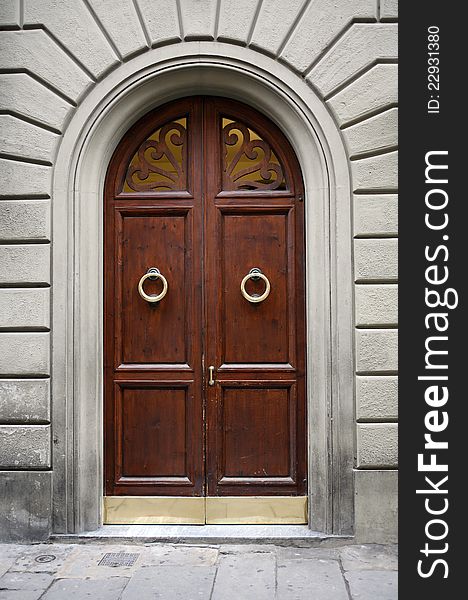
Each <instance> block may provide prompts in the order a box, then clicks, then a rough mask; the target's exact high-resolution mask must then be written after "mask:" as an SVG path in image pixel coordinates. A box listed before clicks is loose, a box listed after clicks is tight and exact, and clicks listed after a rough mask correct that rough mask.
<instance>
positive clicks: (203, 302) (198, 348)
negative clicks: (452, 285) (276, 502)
mask: <svg viewBox="0 0 468 600" xmlns="http://www.w3.org/2000/svg"><path fill="white" fill-rule="evenodd" d="M105 189H106V198H105V219H104V222H105V260H104V269H105V342H104V343H105V456H106V465H105V473H106V486H105V488H106V494H107V495H159V496H164V495H168V496H202V495H209V496H210V495H211V496H216V495H218V496H229V495H239V496H241V495H244V496H248V495H260V496H261V495H301V494H304V493H305V490H306V460H305V452H306V419H305V299H304V207H303V202H302V194H303V190H302V180H301V176H300V171H299V167H298V164H297V160H296V159H295V156H294V153H293V151H292V149H291V147H290V146H289V144H288V142H287V140H286V139H285V138H284V136H283V135H282V134H281V133H280V132H279V131H278V129H277V128H276V127H275V126H274V125H273V124H272V123H271V122H270V121H269V120H268V119H267V118H266V117H263V116H262V115H259V114H258V113H256V111H254V110H253V109H250V108H249V107H246V106H244V105H242V104H240V103H237V102H233V101H229V100H225V99H217V98H208V97H206V98H204V97H195V98H190V99H182V100H180V101H178V102H173V103H171V104H170V105H167V106H165V107H162V108H160V109H157V110H156V111H154V112H153V113H151V114H149V115H147V116H145V117H144V118H143V119H141V120H140V121H139V122H138V123H137V124H136V125H135V126H134V127H133V128H132V129H131V130H130V131H129V132H128V133H127V134H126V136H125V137H124V139H123V140H122V142H121V143H120V144H119V146H118V148H117V150H116V152H115V154H114V157H113V159H112V161H111V165H110V167H109V171H108V176H107V180H106V186H105ZM150 267H156V268H158V269H159V270H160V271H161V273H162V274H163V275H164V276H165V277H166V279H167V281H168V292H167V295H166V297H165V298H163V299H162V300H161V302H159V303H157V304H156V305H150V304H149V303H147V302H146V301H145V300H143V299H142V298H141V297H140V295H139V293H138V291H137V286H138V281H139V279H140V277H141V276H142V275H143V274H144V273H146V272H147V270H148V269H149V268H150ZM254 267H258V268H260V269H261V270H262V272H263V273H264V274H265V275H266V276H267V277H268V279H269V281H270V284H271V291H270V295H269V296H268V298H266V300H264V301H263V302H261V303H257V304H253V303H250V302H248V301H247V300H246V299H245V298H244V297H243V296H242V295H241V291H240V283H241V281H242V278H243V277H244V276H245V275H246V274H247V273H248V272H249V270H250V269H252V268H254ZM263 286H264V284H263V282H260V281H258V282H257V281H255V280H249V281H248V282H247V284H246V289H247V291H248V293H251V294H260V293H262V291H263V289H264V287H263ZM160 290H161V282H159V281H155V282H152V281H150V280H147V281H146V283H145V291H146V293H149V294H157V293H159V292H160ZM210 365H213V366H214V367H215V377H216V383H215V385H214V386H209V385H208V379H207V369H208V366H210Z"/></svg>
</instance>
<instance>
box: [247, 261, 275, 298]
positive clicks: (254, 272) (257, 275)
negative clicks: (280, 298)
mask: <svg viewBox="0 0 468 600" xmlns="http://www.w3.org/2000/svg"><path fill="white" fill-rule="evenodd" d="M249 279H252V280H253V281H257V280H258V279H262V280H263V281H264V282H265V291H264V292H263V294H252V295H250V294H249V293H248V292H247V291H246V289H245V284H246V283H247V281H248V280H249ZM240 289H241V292H242V295H243V296H244V298H245V299H246V300H248V301H249V302H252V304H257V303H258V302H263V301H264V300H265V299H266V298H268V295H269V293H270V290H271V286H270V282H269V280H268V277H267V276H266V275H264V274H263V273H262V271H261V270H260V269H258V268H257V267H254V268H253V269H250V271H249V272H248V273H247V275H246V276H245V277H244V279H243V280H242V282H241V285H240Z"/></svg>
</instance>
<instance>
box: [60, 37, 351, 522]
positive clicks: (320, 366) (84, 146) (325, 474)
mask: <svg viewBox="0 0 468 600" xmlns="http://www.w3.org/2000/svg"><path fill="white" fill-rule="evenodd" d="M178 50H179V51H178V52H175V48H170V49H169V48H167V49H165V52H162V51H161V50H160V51H159V52H158V59H159V60H158V61H157V62H156V61H155V59H154V58H153V57H152V56H151V55H149V54H145V55H141V56H139V57H137V58H135V59H134V60H133V61H130V62H129V63H127V64H126V65H124V66H123V67H122V68H121V69H119V70H117V71H115V72H113V73H111V74H110V75H108V76H107V78H106V79H104V80H103V81H102V82H101V83H100V84H97V85H96V86H95V87H94V89H93V90H92V92H91V93H90V94H89V95H88V96H87V98H86V99H85V100H84V101H83V103H82V104H81V105H80V107H79V108H78V109H77V111H76V113H75V115H74V117H73V118H72V120H71V121H70V123H69V126H68V128H67V131H66V132H65V134H64V137H63V141H62V144H61V146H60V149H59V152H58V156H57V161H56V166H55V173H54V181H53V188H54V197H55V198H61V202H56V207H55V208H54V262H53V278H54V285H55V293H54V313H53V314H54V324H53V325H54V327H53V348H54V349H55V351H54V355H53V371H54V373H55V377H54V381H53V397H54V398H55V403H56V407H57V414H56V416H55V419H56V420H55V430H54V431H55V432H54V438H55V439H56V440H57V442H56V445H55V446H56V455H55V459H54V465H55V470H56V475H55V481H56V486H57V487H56V490H55V491H54V494H53V497H54V501H55V509H54V514H55V515H56V521H55V526H54V528H55V530H56V531H84V530H89V529H94V528H96V527H98V526H99V525H100V522H101V521H100V519H101V516H100V507H101V496H102V493H101V488H102V485H101V481H102V476H101V472H102V440H101V431H102V416H101V414H102V409H101V406H102V391H101V390H102V381H101V360H102V349H101V334H102V314H101V311H102V309H101V298H102V274H101V256H102V247H101V246H102V236H101V214H102V210H101V206H102V204H101V203H102V190H103V182H104V176H105V173H106V169H107V165H108V162H109V160H110V157H111V155H112V152H113V150H114V148H115V146H116V144H117V143H118V141H119V140H120V138H121V137H122V135H123V133H124V132H125V131H126V130H127V129H128V128H129V126H130V125H131V124H132V123H133V122H134V121H136V120H137V119H138V118H139V117H140V116H142V115H143V114H144V113H146V112H147V111H148V110H150V109H152V108H154V107H156V106H158V105H159V104H162V103H164V102H167V101H169V100H171V99H174V98H177V97H180V96H184V95H190V94H197V93H198V94H200V93H203V94H213V95H218V96H227V97H232V98H234V99H241V100H242V101H243V102H245V103H248V104H251V105H252V106H254V107H255V108H257V109H258V110H260V111H262V112H264V113H266V114H267V115H268V116H269V117H270V118H271V119H272V120H273V121H275V122H276V123H277V124H278V125H279V126H280V127H281V129H282V130H283V132H284V133H285V134H286V135H287V137H288V139H289V141H290V142H291V144H292V146H293V148H294V150H295V151H296V154H297V156H298V159H299V161H300V162H301V166H302V169H303V176H304V183H305V193H306V199H305V201H306V232H307V233H306V235H307V236H308V238H307V239H308V241H307V287H308V295H307V303H308V314H309V315H310V317H309V329H308V339H309V346H310V347H313V348H314V351H313V352H309V355H308V365H309V372H310V373H311V374H313V375H312V376H311V377H310V378H309V389H308V398H309V400H308V402H309V404H308V407H309V437H310V440H311V447H310V452H309V465H310V482H311V483H310V491H311V494H310V503H309V504H310V525H311V527H312V528H313V529H314V530H316V531H321V532H327V533H350V532H351V531H352V527H353V483H352V479H353V472H352V468H353V456H354V432H353V383H352V382H353V352H352V343H353V330H352V311H351V304H350V298H351V294H352V268H351V204H350V189H351V188H350V177H349V170H348V162H347V158H346V153H345V148H344V145H343V143H342V140H341V136H340V134H339V131H338V129H337V127H336V125H335V123H334V122H333V120H332V118H331V117H330V115H329V113H328V111H327V110H326V107H325V106H324V105H323V102H322V101H321V100H320V99H319V98H318V97H317V96H316V95H315V94H314V93H313V92H312V90H310V88H308V87H307V86H306V85H305V84H304V82H303V81H301V80H300V79H299V78H298V77H297V76H296V75H294V74H292V73H291V72H290V71H289V70H288V69H286V68H285V67H284V66H281V65H277V64H276V63H274V61H272V60H271V59H269V58H267V57H260V60H259V57H258V55H257V57H256V60H255V61H254V60H253V59H252V60H251V61H250V60H249V58H252V57H250V56H249V55H250V54H251V53H252V51H250V50H248V51H246V50H245V49H244V50H242V51H240V49H236V48H235V47H233V46H229V47H228V46H225V47H224V46H223V45H221V44H216V45H215V46H214V45H213V44H212V43H209V42H206V43H194V42H193V43H190V42H189V43H186V44H184V45H183V46H179V47H178ZM64 223H65V224H66V227H64ZM64 307H66V310H63V308H64ZM62 374H63V375H65V376H62ZM62 398H63V399H64V400H65V404H66V410H65V411H63V408H62V407H61V405H60V404H59V402H60V401H59V399H62ZM67 432H68V435H67ZM70 432H73V433H72V435H70ZM330 445H331V446H330ZM330 447H333V452H332V453H331V452H330ZM64 449H65V451H64ZM61 490H67V491H68V493H67V495H66V496H65V497H64V494H63V493H60V491H61Z"/></svg>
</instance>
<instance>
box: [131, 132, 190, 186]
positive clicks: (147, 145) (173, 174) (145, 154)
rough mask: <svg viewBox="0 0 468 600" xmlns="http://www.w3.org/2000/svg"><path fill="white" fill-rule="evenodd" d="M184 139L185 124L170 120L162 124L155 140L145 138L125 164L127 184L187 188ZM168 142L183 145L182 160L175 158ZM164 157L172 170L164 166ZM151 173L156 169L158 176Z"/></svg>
mask: <svg viewBox="0 0 468 600" xmlns="http://www.w3.org/2000/svg"><path fill="white" fill-rule="evenodd" d="M186 139H187V130H186V129H185V127H184V126H183V125H182V124H181V123H177V122H175V121H173V122H171V123H166V125H164V126H163V127H161V129H160V130H159V139H158V140H155V139H147V140H145V141H144V142H143V143H142V144H141V146H140V147H139V148H138V151H137V152H136V154H135V156H134V157H133V159H132V161H131V162H130V165H129V167H128V170H127V175H126V177H125V181H126V183H127V185H128V187H129V188H130V189H131V190H133V191H135V192H145V191H149V190H153V191H158V189H159V188H162V189H169V190H176V191H180V190H185V189H187V175H186V164H187V148H186ZM169 142H170V143H171V144H172V145H173V146H182V160H178V159H177V158H176V156H175V155H174V153H173V151H172V150H171V148H170V145H169ZM164 159H165V160H164ZM163 161H164V163H166V164H167V162H169V163H170V164H171V165H172V167H173V168H174V170H173V171H169V170H167V169H164V168H163V167H162V163H163ZM158 163H159V164H158ZM152 173H157V174H158V175H160V176H161V177H156V178H155V177H154V176H153V177H151V174H152Z"/></svg>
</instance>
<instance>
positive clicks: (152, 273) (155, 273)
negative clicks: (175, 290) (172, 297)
mask: <svg viewBox="0 0 468 600" xmlns="http://www.w3.org/2000/svg"><path fill="white" fill-rule="evenodd" d="M147 279H151V280H152V281H155V280H156V279H160V280H161V283H162V285H163V289H162V291H161V293H160V294H151V295H149V294H146V293H145V291H144V289H143V284H144V283H145V281H146V280H147ZM167 288H168V285H167V279H166V278H165V277H164V275H162V274H161V273H160V272H159V269H156V267H151V269H148V271H147V272H146V273H145V274H144V275H143V277H142V278H141V279H140V281H139V282H138V293H139V294H140V296H141V297H142V298H143V300H146V302H151V303H154V302H159V301H160V300H162V299H163V298H164V296H165V295H166V294H167Z"/></svg>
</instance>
